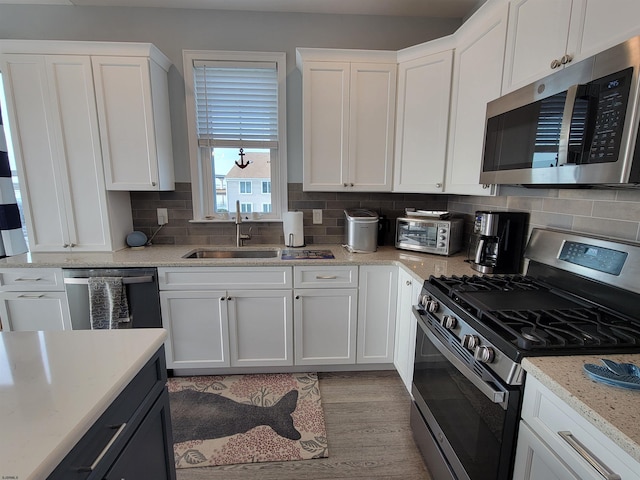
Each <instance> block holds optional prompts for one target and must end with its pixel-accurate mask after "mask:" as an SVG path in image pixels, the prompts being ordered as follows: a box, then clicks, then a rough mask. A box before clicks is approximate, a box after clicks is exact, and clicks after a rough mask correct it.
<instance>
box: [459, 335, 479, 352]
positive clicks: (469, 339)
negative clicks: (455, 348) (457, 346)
mask: <svg viewBox="0 0 640 480" xmlns="http://www.w3.org/2000/svg"><path fill="white" fill-rule="evenodd" d="M478 345H480V339H479V338H478V337H477V336H476V335H469V334H466V335H465V336H464V337H462V346H463V347H464V348H466V349H468V350H474V349H475V348H476V347H477V346H478Z"/></svg>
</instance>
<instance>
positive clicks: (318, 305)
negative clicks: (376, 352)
mask: <svg viewBox="0 0 640 480" xmlns="http://www.w3.org/2000/svg"><path fill="white" fill-rule="evenodd" d="M294 297H295V299H294V307H293V308H294V337H295V345H296V351H295V364H296V365H329V364H349V363H355V362H356V315H357V310H358V308H357V298H358V290H357V289H355V288H345V289H331V288H327V289H317V290H316V289H296V290H294Z"/></svg>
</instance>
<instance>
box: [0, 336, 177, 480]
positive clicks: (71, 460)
mask: <svg viewBox="0 0 640 480" xmlns="http://www.w3.org/2000/svg"><path fill="white" fill-rule="evenodd" d="M0 335H1V338H0V345H2V346H3V347H4V351H5V353H6V355H4V358H5V359H6V360H7V365H5V366H4V367H7V368H6V369H5V370H4V372H5V373H6V376H5V375H4V373H3V380H7V381H3V382H2V384H0V399H1V400H2V404H3V411H2V412H0V427H1V429H2V431H3V438H2V440H0V446H1V447H2V448H0V476H2V478H19V479H20V480H25V479H44V478H46V479H48V480H58V479H64V480H92V479H106V480H110V479H117V480H121V479H140V478H153V479H154V480H165V479H166V480H175V478H176V474H175V466H174V462H173V439H172V434H171V420H170V414H169V395H168V392H167V388H166V381H167V375H166V366H165V355H164V346H163V342H164V340H165V338H166V331H165V330H163V329H137V330H126V331H122V330H120V331H99V332H95V331H94V332H91V331H72V332H41V331H40V332H8V333H2V334H0ZM0 361H2V360H0ZM4 367H3V369H4Z"/></svg>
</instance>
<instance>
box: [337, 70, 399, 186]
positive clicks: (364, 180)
mask: <svg viewBox="0 0 640 480" xmlns="http://www.w3.org/2000/svg"><path fill="white" fill-rule="evenodd" d="M395 104H396V65H395V64H393V65H387V64H379V63H353V64H351V87H350V90H349V174H348V179H347V181H348V183H349V187H348V188H347V190H349V191H365V192H375V191H377V192H390V191H391V187H392V177H391V175H392V172H393V136H394V132H395V127H394V125H395Z"/></svg>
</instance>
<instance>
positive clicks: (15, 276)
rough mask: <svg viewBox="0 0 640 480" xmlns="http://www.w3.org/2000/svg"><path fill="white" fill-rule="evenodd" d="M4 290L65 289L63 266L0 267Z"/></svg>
mask: <svg viewBox="0 0 640 480" xmlns="http://www.w3.org/2000/svg"><path fill="white" fill-rule="evenodd" d="M0 288H1V289H2V290H4V291H14V292H15V291H50V292H52V291H64V283H63V278H62V269H61V268H0Z"/></svg>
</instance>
